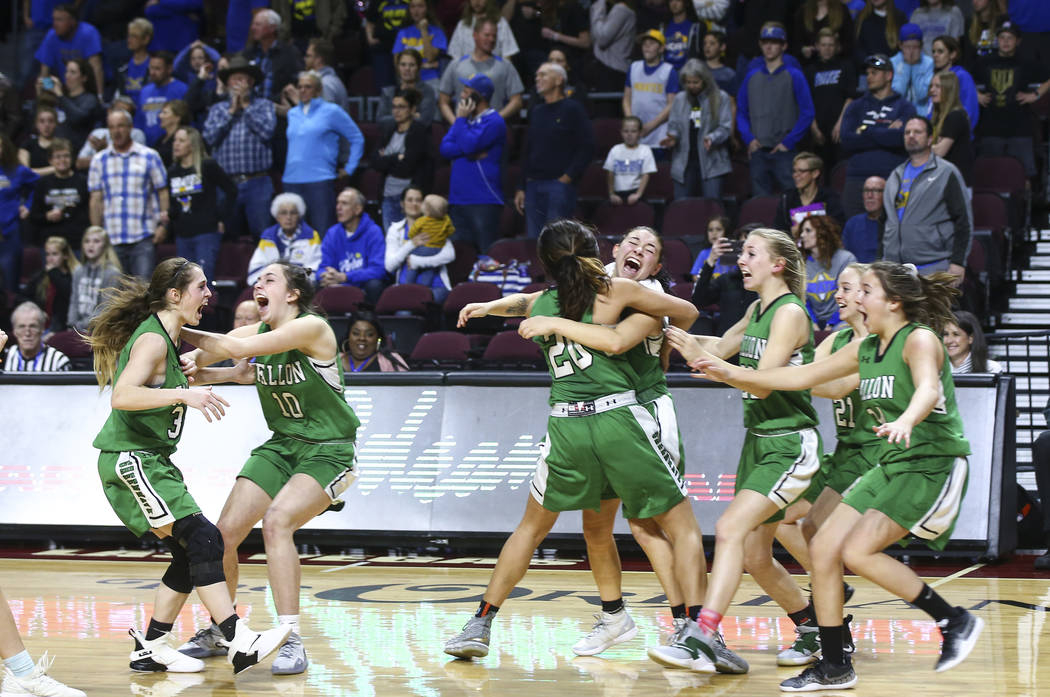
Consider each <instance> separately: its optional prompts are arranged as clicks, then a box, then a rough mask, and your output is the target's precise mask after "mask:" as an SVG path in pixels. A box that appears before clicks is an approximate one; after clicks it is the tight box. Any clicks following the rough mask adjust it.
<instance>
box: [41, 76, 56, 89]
mask: <svg viewBox="0 0 1050 697" xmlns="http://www.w3.org/2000/svg"><path fill="white" fill-rule="evenodd" d="M40 84H41V85H43V87H44V89H45V90H53V89H55V78H53V77H45V78H43V79H42V80H41V81H40Z"/></svg>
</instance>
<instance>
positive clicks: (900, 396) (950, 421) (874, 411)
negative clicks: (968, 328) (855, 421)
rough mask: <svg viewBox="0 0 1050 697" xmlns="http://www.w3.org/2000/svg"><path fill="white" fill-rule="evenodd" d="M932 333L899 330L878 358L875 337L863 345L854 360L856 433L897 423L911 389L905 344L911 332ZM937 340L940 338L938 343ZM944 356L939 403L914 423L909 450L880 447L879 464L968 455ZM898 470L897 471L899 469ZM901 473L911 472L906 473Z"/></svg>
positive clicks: (909, 327)
mask: <svg viewBox="0 0 1050 697" xmlns="http://www.w3.org/2000/svg"><path fill="white" fill-rule="evenodd" d="M916 330H919V331H928V332H932V331H933V330H932V329H930V328H929V327H925V326H923V325H920V324H915V323H911V324H908V325H906V326H904V327H902V328H901V329H900V330H899V331H898V332H897V333H896V334H895V335H894V336H893V338H892V339H891V340H890V344H889V346H887V347H886V352H885V353H883V354H882V355H881V356H880V355H879V337H878V336H876V335H874V334H872V335H871V336H868V337H865V339H864V341H863V342H861V345H860V352H859V354H858V361H859V371H860V399H861V413H860V427H861V428H863V429H865V430H867V431H869V432H871V431H873V430H874V427H875V426H877V425H879V424H883V423H888V422H890V421H895V420H897V419H898V418H899V417H900V415H901V414H903V413H904V410H905V409H907V408H908V403H909V402H910V401H911V398H912V395H914V394H915V383H914V382H913V381H912V378H911V370H910V369H909V368H908V366H907V364H905V362H904V344H905V343H906V342H907V340H908V336H909V335H910V334H911V333H912V332H913V331H916ZM939 339H940V337H938V340H939ZM941 350H942V351H944V352H945V353H944V364H943V365H942V366H941V376H940V392H941V394H940V399H938V400H937V405H936V406H935V407H934V408H933V411H931V412H930V413H929V415H928V416H927V417H926V418H925V419H923V420H922V421H921V422H920V423H918V424H917V425H916V426H915V428H913V429H912V432H911V446H910V447H908V448H905V447H904V443H897V444H889V443H885V440H883V443H884V445H883V446H882V452H881V453H880V456H879V460H878V461H879V464H881V465H884V466H886V465H892V464H894V463H897V464H901V463H907V462H912V463H913V464H918V463H916V462H915V461H917V460H922V459H924V458H944V457H946V456H963V455H969V454H970V444H969V443H968V442H967V441H966V438H965V436H963V427H962V419H961V418H960V417H959V410H958V408H957V407H956V404H955V382H954V381H953V380H952V372H951V363H950V362H949V360H948V354H947V351H946V350H945V349H943V348H942V349H941ZM898 469H900V468H898ZM904 469H908V470H911V469H914V467H905V468H904Z"/></svg>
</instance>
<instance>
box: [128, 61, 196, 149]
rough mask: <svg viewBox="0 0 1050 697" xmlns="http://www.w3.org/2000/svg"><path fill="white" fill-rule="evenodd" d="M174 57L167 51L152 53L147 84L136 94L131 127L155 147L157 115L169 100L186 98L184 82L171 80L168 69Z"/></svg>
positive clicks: (158, 131)
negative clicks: (133, 118)
mask: <svg viewBox="0 0 1050 697" xmlns="http://www.w3.org/2000/svg"><path fill="white" fill-rule="evenodd" d="M174 60H175V57H174V56H172V55H171V53H169V52H167V51H155V52H154V53H151V54H150V57H149V84H148V85H146V86H145V87H143V88H142V92H141V93H140V94H139V104H138V107H139V108H138V112H136V114H135V116H136V118H135V125H136V126H137V127H139V128H141V129H142V132H143V133H145V134H146V143H147V144H148V145H149V146H150V147H151V148H154V147H156V145H157V143H158V142H160V140H161V138H163V137H164V127H163V126H161V123H160V112H161V109H163V108H164V105H165V104H167V103H168V102H170V101H172V100H173V99H182V98H183V97H185V96H186V83H184V82H182V81H181V80H176V79H175V78H174V77H172V74H171V69H172V63H173V62H174Z"/></svg>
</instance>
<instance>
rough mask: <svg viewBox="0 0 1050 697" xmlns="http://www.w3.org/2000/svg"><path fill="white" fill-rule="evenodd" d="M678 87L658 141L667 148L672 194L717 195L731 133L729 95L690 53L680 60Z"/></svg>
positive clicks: (727, 167)
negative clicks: (663, 130)
mask: <svg viewBox="0 0 1050 697" xmlns="http://www.w3.org/2000/svg"><path fill="white" fill-rule="evenodd" d="M679 80H680V82H681V83H682V91H681V92H679V93H678V94H676V95H675V98H674V102H672V104H671V115H670V118H669V119H668V123H667V138H666V140H665V141H664V142H663V143H661V145H663V147H665V148H668V149H669V150H670V151H671V181H672V182H673V183H674V197H675V198H676V199H677V198H685V197H687V196H703V197H705V198H715V199H717V198H721V196H722V188H723V184H724V182H725V178H726V175H727V174H729V172H730V171H732V165H730V163H729V138H730V136H732V134H733V100H732V99H731V98H730V97H729V95H728V94H726V93H725V92H724V91H723V90H721V89H719V88H718V85H717V83H716V82H715V79H714V77H713V76H712V75H711V71H709V70H708V69H707V66H706V65H705V64H704V63H703V62H701V61H699V60H697V59H696V58H692V59H690V60H688V61H686V64H685V65H684V66H682V74H681V75H680V76H679Z"/></svg>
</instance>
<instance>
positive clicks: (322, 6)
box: [271, 0, 350, 101]
mask: <svg viewBox="0 0 1050 697" xmlns="http://www.w3.org/2000/svg"><path fill="white" fill-rule="evenodd" d="M271 6H272V7H273V8H274V9H275V10H277V13H278V14H279V15H280V17H281V24H280V39H281V41H289V40H294V41H295V43H296V44H297V45H298V46H299V47H300V48H304V47H306V46H307V45H308V43H307V42H309V41H312V40H313V38H314V37H320V38H321V39H322V40H324V41H329V42H332V41H336V40H337V39H339V38H340V37H342V36H343V27H344V26H345V25H346V20H347V17H348V16H349V12H348V9H349V6H348V5H347V4H346V2H343V0H312V2H309V3H292V2H274V3H271ZM347 29H350V27H347ZM329 65H331V63H329ZM310 69H311V68H310V67H309V66H307V70H310ZM326 99H327V97H326ZM329 101H331V100H329Z"/></svg>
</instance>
